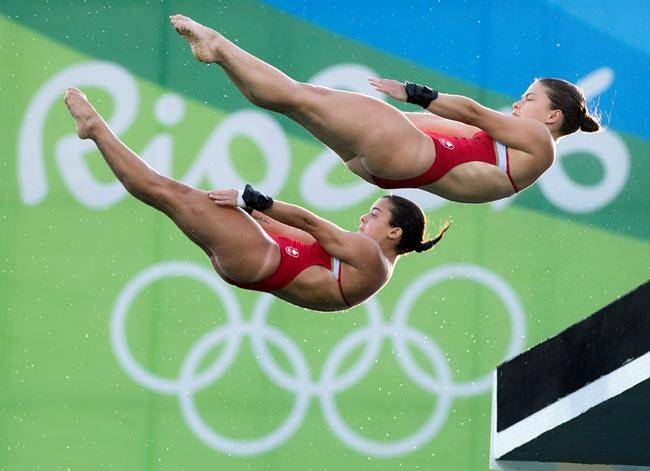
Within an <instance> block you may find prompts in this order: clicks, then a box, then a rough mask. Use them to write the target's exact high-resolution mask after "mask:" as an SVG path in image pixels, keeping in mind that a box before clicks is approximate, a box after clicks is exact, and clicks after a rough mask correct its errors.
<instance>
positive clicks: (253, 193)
mask: <svg viewBox="0 0 650 471" xmlns="http://www.w3.org/2000/svg"><path fill="white" fill-rule="evenodd" d="M242 199H243V200H244V203H246V207H247V208H251V209H255V210H256V211H264V210H266V209H269V208H270V207H271V206H273V198H271V197H270V196H267V195H265V194H264V193H262V192H260V191H257V190H255V189H254V188H253V187H252V186H251V185H250V184H248V183H247V184H246V187H245V188H244V193H242Z"/></svg>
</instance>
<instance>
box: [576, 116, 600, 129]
mask: <svg viewBox="0 0 650 471" xmlns="http://www.w3.org/2000/svg"><path fill="white" fill-rule="evenodd" d="M580 130H581V131H583V132H596V131H598V130H600V123H598V121H597V120H596V119H594V118H593V117H592V116H591V115H590V114H589V113H585V115H584V117H583V118H582V123H580Z"/></svg>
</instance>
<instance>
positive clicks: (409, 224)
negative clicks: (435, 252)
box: [382, 195, 449, 255]
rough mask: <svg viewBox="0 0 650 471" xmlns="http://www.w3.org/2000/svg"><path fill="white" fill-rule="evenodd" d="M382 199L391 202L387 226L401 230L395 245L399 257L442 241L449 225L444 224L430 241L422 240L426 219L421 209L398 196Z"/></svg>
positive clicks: (386, 196) (388, 196)
mask: <svg viewBox="0 0 650 471" xmlns="http://www.w3.org/2000/svg"><path fill="white" fill-rule="evenodd" d="M382 198H386V199H387V200H389V201H390V202H391V207H390V216H391V217H390V221H389V224H390V225H391V226H393V227H399V228H401V229H402V236H401V237H400V240H399V243H398V244H397V253H398V254H399V255H401V254H405V253H409V252H424V251H425V250H429V249H430V248H431V247H433V246H434V245H436V244H437V243H438V242H439V241H440V239H442V236H443V235H444V233H445V231H446V230H447V229H448V228H449V223H448V222H446V223H445V224H444V225H443V226H442V228H441V229H440V231H438V235H437V236H436V237H434V238H433V239H431V240H426V241H425V240H422V238H423V237H424V235H425V231H426V225H427V218H426V216H425V214H424V211H422V208H420V207H419V206H418V205H417V204H415V203H414V202H412V201H410V200H408V199H406V198H403V197H401V196H398V195H384V196H382Z"/></svg>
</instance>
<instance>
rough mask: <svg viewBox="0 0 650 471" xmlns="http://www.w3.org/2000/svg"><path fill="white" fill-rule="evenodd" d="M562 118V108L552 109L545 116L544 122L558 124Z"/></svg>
mask: <svg viewBox="0 0 650 471" xmlns="http://www.w3.org/2000/svg"><path fill="white" fill-rule="evenodd" d="M563 118H564V113H562V110H552V111H551V112H550V113H549V114H548V115H547V116H546V124H551V125H552V124H559V123H560V122H562V119H563Z"/></svg>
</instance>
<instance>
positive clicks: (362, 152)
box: [170, 15, 599, 203]
mask: <svg viewBox="0 0 650 471" xmlns="http://www.w3.org/2000/svg"><path fill="white" fill-rule="evenodd" d="M170 20H171V23H172V25H173V27H174V29H175V30H176V31H177V32H178V33H179V34H180V35H181V36H182V37H183V39H185V40H186V41H187V43H188V44H189V46H190V48H191V50H192V53H193V54H194V57H196V59H198V60H199V61H201V62H205V63H216V64H218V65H219V66H221V68H222V69H223V70H224V71H225V72H226V74H228V76H229V77H230V78H231V79H232V82H233V83H234V84H235V86H237V88H238V89H239V90H240V91H241V92H242V93H243V95H244V96H245V97H246V98H247V99H248V100H249V101H250V102H251V103H253V104H254V105H257V106H260V107H262V108H265V109H268V110H271V111H275V112H278V113H282V114H284V115H286V116H287V117H289V118H291V119H293V120H294V121H296V122H297V123H298V124H300V125H301V126H303V127H304V128H305V129H307V130H308V131H309V132H310V133H312V134H313V135H314V136H315V137H316V138H317V139H319V140H320V141H321V142H323V144H325V145H326V146H328V147H329V148H330V149H332V150H333V151H334V152H336V153H337V154H338V156H339V157H340V158H341V159H342V160H343V162H345V164H346V166H347V167H348V168H349V169H350V170H351V171H352V172H354V173H355V174H357V175H358V176H360V177H361V178H363V179H365V180H366V181H368V182H370V183H374V184H377V185H380V186H384V187H391V188H395V187H404V186H413V187H418V188H421V189H423V190H425V191H429V192H431V193H434V194H436V195H439V196H442V197H443V198H447V199H449V200H453V201H460V202H467V203H482V202H488V201H494V200H498V199H500V198H505V197H508V196H511V195H512V194H514V193H515V192H516V191H518V190H519V191H520V190H523V189H524V188H526V187H528V186H530V185H532V184H533V183H534V182H535V181H536V180H537V179H538V178H539V177H540V176H541V175H542V174H543V173H544V172H545V171H546V170H547V169H548V168H549V167H550V166H551V164H552V163H553V160H554V157H555V142H556V141H557V140H558V139H560V138H561V137H562V136H566V135H569V134H572V133H574V132H576V131H578V130H579V129H580V130H582V131H585V132H594V131H597V130H598V129H599V124H598V122H597V121H596V120H595V119H594V118H593V117H592V116H591V115H590V114H589V112H588V110H587V106H586V102H585V97H584V95H583V93H582V92H581V91H580V90H579V89H578V88H577V87H576V86H575V85H573V84H571V83H569V82H566V81H564V80H559V79H553V78H546V79H539V80H535V81H534V82H533V83H532V84H531V85H530V86H529V87H528V90H526V92H525V93H524V95H523V96H522V99H521V100H519V101H517V102H516V103H514V104H513V112H512V114H511V115H506V114H503V113H500V112H497V111H495V110H492V109H490V108H486V107H484V106H482V105H480V104H479V103H477V102H475V101H474V100H472V99H470V98H467V97H464V96H457V95H449V94H444V93H438V92H437V91H435V90H431V89H429V88H428V87H424V86H421V85H417V84H408V83H407V84H404V83H401V82H397V81H395V80H386V79H370V83H371V85H372V86H374V87H375V88H376V89H377V90H379V91H380V92H383V93H385V94H387V95H389V96H390V97H392V98H394V99H397V100H401V101H409V102H411V103H415V104H418V105H420V106H422V107H423V108H425V109H426V111H427V113H424V114H419V113H403V112H402V111H400V110H398V109H397V108H395V107H393V106H391V105H389V104H388V103H385V102H383V101H381V100H378V99H376V98H373V97H370V96H367V95H363V94H360V93H352V92H348V91H344V90H333V89H330V88H326V87H320V86H315V85H311V84H308V83H301V82H298V81H296V80H293V79H292V78H290V77H288V76H287V75H285V74H284V73H282V72H281V71H279V70H278V69H276V68H275V67H272V66H271V65H269V64H267V63H265V62H264V61H262V60H260V59H258V58H256V57H254V56H252V55H251V54H249V53H247V52H246V51H244V50H242V49H241V48H240V47H238V46H237V45H235V44H233V43H232V42H230V41H228V39H226V38H224V37H223V36H222V35H221V34H220V33H218V32H217V31H214V30H212V29H210V28H207V27H205V26H203V25H201V24H199V23H196V22H195V21H193V20H192V19H191V18H188V17H186V16H183V15H174V16H172V17H170ZM481 131H483V132H484V134H477V133H480V132H481ZM431 135H435V136H437V137H436V138H435V139H432V138H431V137H430V136H431ZM441 138H442V139H444V140H445V141H444V143H442V144H441V141H440V139H441ZM456 138H457V139H466V140H467V142H465V143H464V145H460V146H459V147H457V146H456V141H455V140H454V139H456ZM490 141H491V145H489V146H488V145H487V143H490ZM446 143H452V144H453V145H454V152H453V153H449V152H446V151H445V148H444V146H447V144H446ZM441 146H443V147H441ZM499 146H501V147H502V149H503V156H504V157H503V158H505V161H503V160H502V153H501V152H500V151H499ZM447 149H449V150H451V148H450V147H447ZM465 151H467V152H465ZM449 159H451V160H449Z"/></svg>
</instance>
